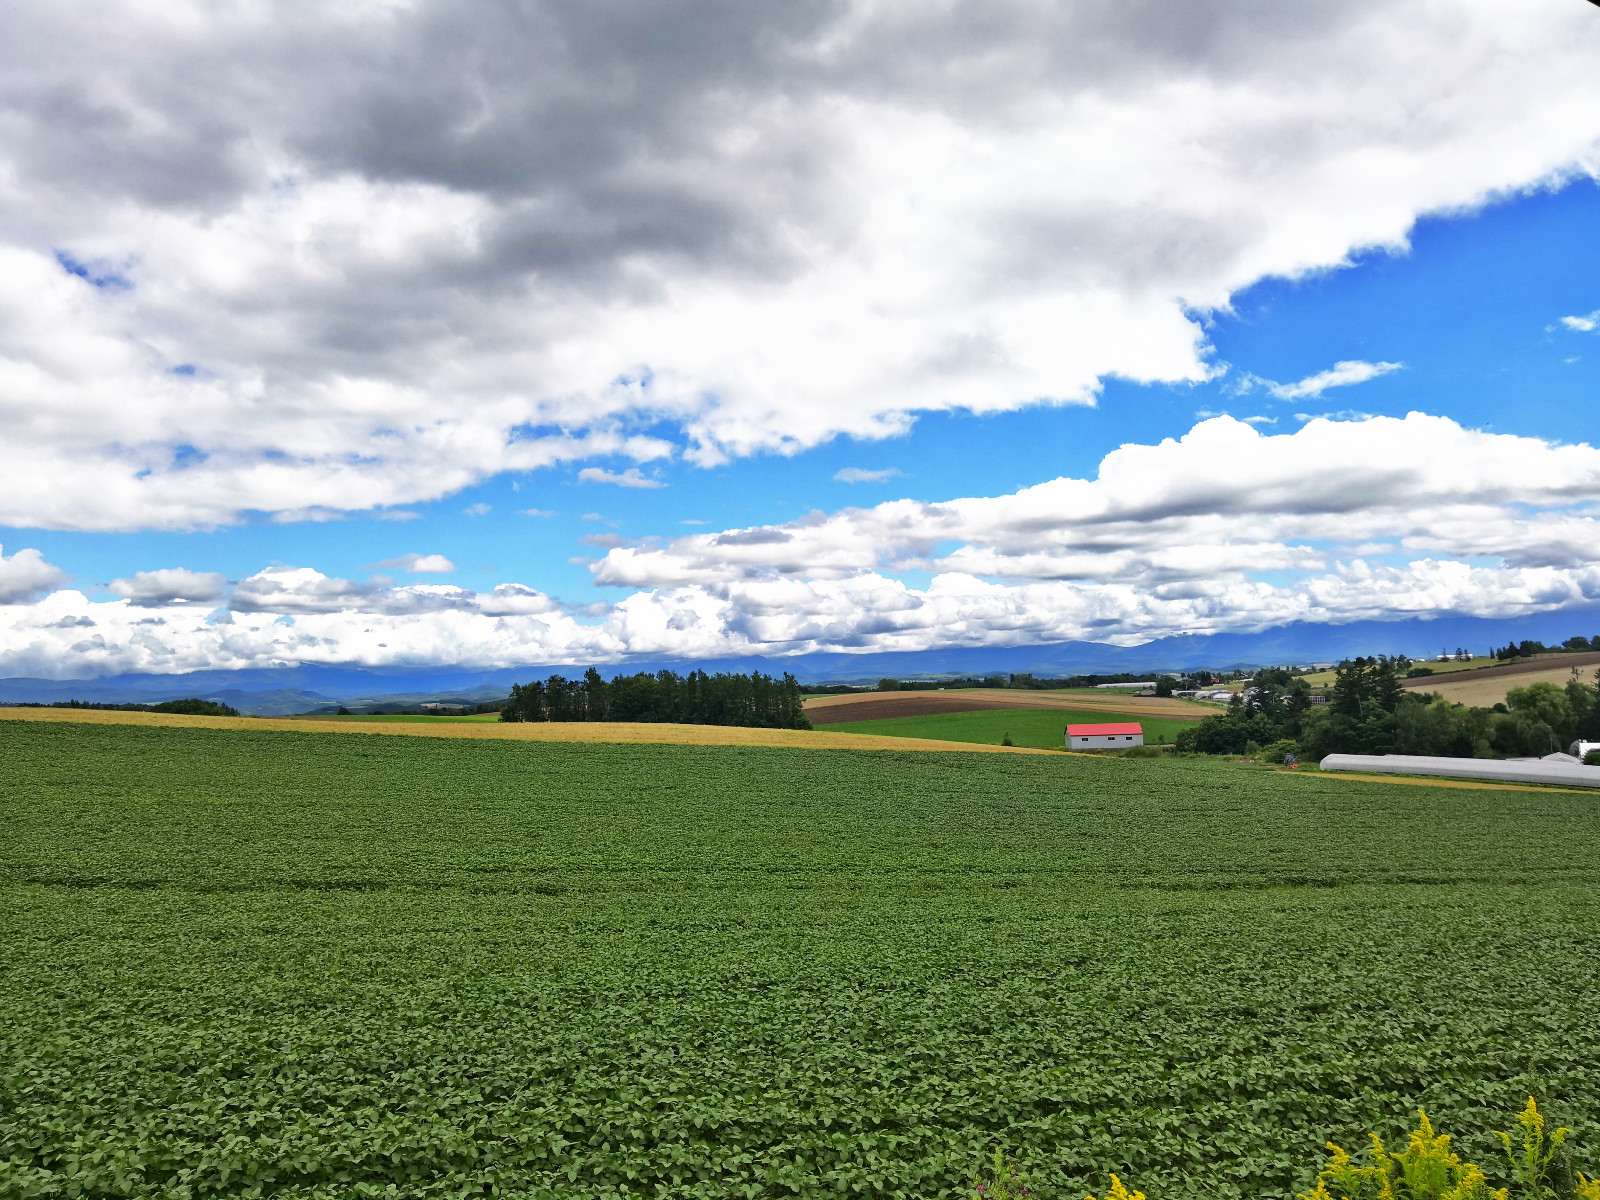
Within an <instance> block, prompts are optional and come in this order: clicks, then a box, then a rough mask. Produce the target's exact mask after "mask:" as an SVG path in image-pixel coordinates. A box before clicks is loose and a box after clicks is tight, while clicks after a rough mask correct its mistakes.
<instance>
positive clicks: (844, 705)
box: [806, 689, 1216, 725]
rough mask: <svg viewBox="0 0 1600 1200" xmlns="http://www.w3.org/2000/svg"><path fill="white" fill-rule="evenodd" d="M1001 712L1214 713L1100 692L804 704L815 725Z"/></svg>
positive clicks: (958, 694) (984, 693) (887, 695)
mask: <svg viewBox="0 0 1600 1200" xmlns="http://www.w3.org/2000/svg"><path fill="white" fill-rule="evenodd" d="M1003 708H1032V709H1041V708H1044V709H1050V708H1059V709H1072V710H1077V711H1079V712H1096V713H1105V714H1107V715H1108V716H1124V717H1165V718H1168V719H1170V720H1178V721H1198V720H1200V719H1201V718H1202V717H1205V716H1209V715H1210V714H1211V713H1212V712H1215V711H1216V710H1215V709H1212V708H1206V707H1203V706H1201V705H1198V704H1193V703H1191V702H1189V701H1187V700H1173V699H1167V698H1158V697H1154V696H1144V697H1134V696H1119V695H1115V694H1112V695H1107V694H1106V693H1104V692H1099V693H1093V692H1090V693H1084V692H1029V691H1021V690H1017V691H1000V690H998V689H983V690H976V689H974V690H970V691H968V690H962V691H948V692H857V693H854V694H852V695H848V696H815V697H813V698H812V699H810V700H807V701H806V716H808V717H810V718H811V721H812V723H813V724H816V725H842V724H845V723H846V722H852V721H881V720H886V719H888V718H891V717H926V716H932V715H934V714H936V713H959V712H992V711H993V710H995V709H1003Z"/></svg>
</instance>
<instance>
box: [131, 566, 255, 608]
mask: <svg viewBox="0 0 1600 1200" xmlns="http://www.w3.org/2000/svg"><path fill="white" fill-rule="evenodd" d="M227 586H228V580H227V577H226V576H225V575H219V574H218V573H217V572H215V571H190V570H186V569H184V568H183V567H170V568H167V569H165V570H160V571H137V572H135V573H134V576H133V578H132V579H113V580H112V581H111V582H110V583H109V584H107V585H106V590H107V591H109V592H111V594H112V595H114V596H120V597H122V598H123V599H124V600H127V601H128V602H129V603H130V604H134V605H138V606H140V607H153V606H158V605H163V604H171V603H173V602H174V601H191V600H193V601H205V600H215V599H216V598H217V597H218V596H220V595H222V592H223V589H225V588H226V587H227Z"/></svg>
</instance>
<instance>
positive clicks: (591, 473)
mask: <svg viewBox="0 0 1600 1200" xmlns="http://www.w3.org/2000/svg"><path fill="white" fill-rule="evenodd" d="M578 482H579V483H612V484H615V485H616V486H617V487H625V488H663V487H666V486H667V485H666V484H664V483H662V482H661V481H660V480H659V479H651V478H649V477H648V476H646V475H645V474H643V473H642V472H641V471H640V470H639V468H638V467H629V468H628V469H627V470H626V471H623V472H621V473H618V472H616V471H607V470H605V469H604V468H603V467H585V468H584V469H583V470H581V471H579V472H578Z"/></svg>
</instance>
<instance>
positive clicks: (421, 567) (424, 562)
mask: <svg viewBox="0 0 1600 1200" xmlns="http://www.w3.org/2000/svg"><path fill="white" fill-rule="evenodd" d="M389 567H394V568H397V569H399V570H401V571H409V572H411V574H413V575H448V574H449V573H450V572H451V571H454V570H455V569H456V565H455V563H453V562H451V561H450V560H449V559H448V558H446V557H445V556H444V555H442V554H402V555H401V556H400V557H399V558H386V559H384V560H383V561H382V562H377V563H373V564H372V567H370V568H367V569H369V570H371V569H374V568H376V569H378V570H384V569H387V568H389Z"/></svg>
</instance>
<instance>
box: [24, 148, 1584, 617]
mask: <svg viewBox="0 0 1600 1200" xmlns="http://www.w3.org/2000/svg"><path fill="white" fill-rule="evenodd" d="M1410 243H1411V244H1410V248H1409V249H1397V250H1375V251H1369V252H1366V253H1364V254H1360V255H1358V256H1356V257H1355V260H1354V261H1353V262H1352V264H1351V265H1350V266H1347V267H1339V268H1330V269H1327V270H1323V271H1319V272H1316V273H1314V274H1311V275H1309V276H1306V277H1303V278H1299V279H1294V280H1285V279H1271V280H1264V281H1262V282H1260V283H1257V284H1255V285H1253V286H1251V287H1249V288H1246V289H1244V290H1243V291H1241V292H1239V293H1238V294H1237V295H1236V296H1235V297H1234V298H1233V304H1232V309H1231V311H1225V312H1220V313H1217V314H1214V315H1211V316H1209V317H1208V319H1207V322H1206V328H1207V333H1208V336H1209V339H1210V341H1211V345H1212V348H1213V349H1212V353H1211V355H1210V358H1211V359H1212V360H1213V361H1215V362H1217V363H1219V364H1224V363H1225V364H1227V366H1228V368H1229V369H1228V371H1227V372H1226V373H1225V374H1222V375H1220V376H1219V377H1218V378H1216V379H1214V380H1211V381H1208V382H1205V383H1198V384H1176V385H1171V384H1161V385H1140V384H1132V383H1128V382H1126V381H1124V380H1119V379H1115V378H1113V379H1109V380H1107V381H1106V383H1105V386H1104V390H1103V392H1102V394H1101V395H1100V397H1099V399H1098V402H1097V403H1096V404H1095V405H1094V406H1093V407H1088V406H1083V405H1076V404H1074V405H1063V406H1048V407H1045V406H1040V407H1031V408H1026V409H1023V410H1021V411H1017V412H1006V413H996V414H991V415H986V416H974V415H972V414H970V413H960V412H958V413H934V414H925V415H922V416H920V417H919V418H918V419H917V421H916V423H915V425H914V426H913V427H912V429H911V431H910V432H909V433H906V434H904V435H900V436H896V437H890V438H885V439H880V440H858V439H855V438H851V437H840V438H837V439H835V440H833V441H830V442H827V443H825V444H823V445H821V446H818V447H815V448H814V449H811V450H807V451H804V452H802V453H799V454H795V455H792V456H785V455H782V454H776V453H766V454H760V455H756V456H754V457H751V458H745V459H738V460H735V461H733V462H730V463H728V464H726V465H724V466H720V467H715V468H711V469H705V468H699V467H695V466H691V465H689V464H687V463H682V462H679V463H673V464H670V465H666V466H663V467H661V468H660V470H659V475H660V481H661V482H662V483H664V484H665V485H666V486H664V487H662V488H659V489H633V488H625V487H617V486H611V485H606V484H596V483H580V482H578V481H577V474H578V469H579V468H578V467H577V466H576V465H575V466H573V467H571V468H568V469H555V470H545V471H535V472H529V473H507V474H505V475H501V476H497V477H496V478H494V479H491V480H489V481H488V482H486V483H484V484H482V485H480V486H476V487H469V488H465V489H463V490H462V491H461V492H459V493H457V494H455V495H452V496H450V497H448V498H446V499H444V500H439V501H435V502H432V503H422V504H411V505H407V506H405V511H410V512H415V513H417V514H418V519H416V520H413V521H386V520H378V519H375V518H372V517H365V516H360V515H356V516H351V517H348V518H345V519H340V520H330V521H324V522H315V521H307V522H293V523H287V524H283V523H274V522H272V521H271V520H270V519H267V518H263V517H259V516H258V517H256V518H254V519H251V520H247V521H245V522H243V523H241V524H239V525H233V526H227V527H223V528H219V529H215V530H211V531H206V532H180V533H155V532H135V533H78V532H66V531H48V530H39V529H3V530H0V542H4V543H5V544H9V545H21V544H23V543H24V542H25V543H26V544H28V545H31V546H38V547H39V548H40V549H41V550H43V551H44V552H45V556H46V557H47V558H48V559H50V560H51V561H52V562H55V563H58V564H60V565H61V566H62V567H63V568H64V569H66V570H67V571H69V572H70V573H71V574H72V575H73V577H74V579H75V580H76V581H77V582H78V583H79V584H80V586H83V585H88V586H93V585H94V584H96V583H99V584H102V585H103V584H104V583H107V582H109V581H110V580H112V579H114V578H117V577H119V576H128V575H132V574H133V573H134V572H136V571H139V570H143V569H147V568H148V567H149V566H150V565H151V564H153V563H157V564H161V565H172V566H186V567H189V568H190V569H192V570H214V571H221V572H223V573H225V574H228V575H230V576H231V577H234V578H243V577H244V576H246V575H249V574H251V573H253V572H254V571H257V570H259V569H260V568H261V567H263V566H266V565H270V564H275V563H276V564H293V565H296V566H311V567H315V568H316V569H317V570H319V571H322V572H324V573H326V574H330V575H339V576H349V577H364V576H365V575H367V574H372V573H373V571H372V570H371V564H373V563H377V562H380V561H383V560H385V559H394V558H398V557H400V556H402V555H405V554H408V553H424V554H426V553H444V554H446V555H447V556H448V557H450V559H451V560H452V561H453V562H455V563H456V564H457V567H458V570H457V571H455V572H453V573H452V574H451V575H450V581H451V582H453V583H459V584H462V585H463V586H466V587H470V588H475V589H479V590H486V589H490V588H493V587H494V586H495V585H496V584H497V583H503V582H506V581H508V580H514V581H522V582H536V583H537V586H540V587H541V588H546V589H548V590H550V591H551V592H553V593H555V594H556V595H558V596H560V597H561V598H563V599H569V600H574V601H581V602H590V601H604V600H612V599H615V598H616V589H614V588H604V587H598V586H596V585H595V584H594V582H593V578H592V576H591V574H590V571H589V570H588V568H587V567H586V566H584V565H582V564H579V563H573V562H571V561H570V560H571V559H573V558H593V557H598V556H599V554H600V553H602V550H600V549H597V548H595V547H593V546H588V545H585V544H584V543H583V540H582V539H583V538H585V537H593V536H603V535H606V534H615V535H617V536H620V537H625V538H640V537H644V536H646V535H651V534H654V535H657V536H665V537H672V536H676V535H679V534H682V533H684V532H688V531H690V530H692V529H695V528H699V527H706V528H710V529H732V528H741V527H745V526H751V525H766V524H775V523H781V522H784V521H790V520H793V519H795V518H796V517H800V516H803V515H804V514H805V513H806V512H808V511H810V510H812V509H822V510H826V511H833V510H835V509H840V508H845V507H849V506H852V505H866V504H872V503H876V502H878V501H881V500H884V499H889V498H893V497H898V496H902V495H911V496H915V497H917V498H919V499H923V500H945V499H951V498H955V497H959V496H971V495H980V496H981V495H999V494H1003V493H1006V492H1012V491H1016V490H1017V489H1019V488H1023V487H1027V486H1029V485H1031V484H1034V483H1038V482H1040V481H1042V480H1046V479H1051V478H1054V477H1056V476H1058V475H1068V476H1076V477H1093V475H1094V473H1095V471H1096V469H1097V467H1098V465H1099V463H1100V460H1101V459H1102V458H1103V457H1104V456H1105V455H1106V454H1108V453H1109V452H1110V451H1112V450H1114V449H1116V448H1117V447H1118V446H1120V445H1122V444H1123V443H1125V442H1154V441H1159V440H1160V439H1162V438H1168V437H1180V436H1182V435H1183V434H1184V433H1186V432H1188V430H1189V429H1190V428H1191V427H1192V426H1193V425H1194V423H1195V420H1196V417H1197V416H1198V415H1200V414H1211V413H1230V414H1232V415H1234V416H1237V417H1240V418H1248V417H1267V418H1270V419H1271V420H1272V421H1274V422H1276V426H1265V425H1263V426H1262V427H1263V428H1264V429H1276V428H1281V429H1283V430H1284V431H1289V430H1292V429H1294V428H1296V427H1297V426H1298V424H1299V422H1297V421H1296V414H1300V413H1307V412H1311V413H1327V412H1333V413H1370V414H1376V415H1387V416H1397V417H1399V416H1404V415H1405V414H1406V413H1407V412H1410V411H1412V410H1413V409H1420V410H1422V411H1424V412H1427V413H1431V414H1436V415H1442V416H1449V417H1453V418H1454V419H1456V420H1457V421H1459V422H1461V423H1462V424H1464V425H1469V426H1472V427H1475V428H1481V429H1486V430H1493V431H1497V432H1502V433H1515V434H1520V435H1524V436H1531V437H1538V438H1544V439H1548V440H1551V441H1556V442H1575V441H1590V442H1592V441H1593V440H1594V431H1595V428H1596V425H1595V421H1596V416H1595V414H1596V413H1597V412H1600V338H1597V337H1596V336H1595V335H1594V334H1592V333H1590V334H1586V333H1582V332H1578V331H1575V330H1572V329H1568V328H1566V327H1564V326H1561V325H1560V324H1559V318H1560V317H1561V316H1565V315H1569V314H1573V313H1580V314H1581V313H1587V312H1589V311H1591V310H1592V309H1594V308H1597V307H1600V187H1597V186H1596V184H1595V183H1594V181H1592V180H1589V179H1582V180H1578V181H1576V182H1572V183H1569V184H1568V185H1567V186H1564V187H1560V188H1555V189H1539V190H1537V191H1535V192H1533V193H1531V194H1527V195H1522V196H1516V197H1512V198H1509V199H1505V200H1501V201H1499V202H1497V203H1492V204H1490V205H1488V206H1487V207H1485V208H1483V209H1481V210H1478V211H1475V212H1471V213H1466V214H1452V215H1449V216H1443V217H1428V218H1423V219H1422V220H1420V221H1419V222H1418V223H1417V225H1416V227H1415V229H1414V230H1413V232H1412V234H1411V237H1410ZM1352 359H1359V360H1367V361H1375V362H1379V361H1382V362H1400V363H1403V364H1404V367H1403V369H1402V370H1399V371H1396V372H1393V373H1391V374H1388V375H1386V376H1382V377H1379V378H1377V379H1373V380H1370V381H1368V382H1365V383H1361V384H1357V385H1355V386H1347V387H1339V388H1331V389H1329V390H1328V391H1327V392H1326V393H1325V394H1324V395H1323V396H1321V397H1320V398H1311V397H1307V398H1303V399H1299V400H1295V401H1281V400H1275V399H1273V398H1272V397H1270V396H1269V395H1267V394H1265V393H1264V392H1263V391H1262V390H1261V389H1259V388H1257V389H1254V390H1251V391H1248V392H1245V393H1244V394H1242V395H1241V394H1239V381H1240V377H1241V376H1243V375H1255V376H1260V377H1263V378H1267V379H1272V380H1276V381H1280V382H1292V381H1295V380H1299V379H1304V378H1306V377H1308V376H1311V375H1315V374H1316V373H1317V372H1318V371H1321V370H1324V369H1326V368H1327V367H1329V366H1330V365H1331V364H1333V363H1335V362H1339V361H1344V360H1352ZM661 432H662V433H663V434H665V435H666V436H671V431H670V430H662V431H661ZM601 461H602V465H605V466H607V467H609V468H611V469H614V470H616V471H622V470H624V469H626V468H627V467H628V466H629V465H631V464H629V463H628V462H627V461H625V460H617V461H614V462H612V461H609V460H601ZM851 467H855V468H860V469H863V470H866V471H882V470H890V471H894V472H896V474H895V475H893V476H891V477H889V478H886V479H884V480H882V481H877V482H865V483H855V484H851V483H843V482H839V481H838V480H836V479H835V478H834V476H835V474H837V473H838V472H839V471H841V470H844V469H847V468H851ZM1216 469H1217V470H1218V471H1219V472H1222V473H1227V472H1228V471H1229V470H1230V468H1229V466H1228V464H1226V463H1218V464H1217V466H1216ZM655 474H656V473H655V472H654V471H650V472H649V474H648V475H647V477H649V478H652V479H653V478H655ZM478 505H487V506H489V509H490V511H489V512H487V513H484V514H482V515H475V513H474V509H475V506H478ZM529 509H537V510H541V511H543V512H550V513H553V514H555V515H553V516H550V517H529V516H527V515H525V514H526V512H527V510H529ZM691 523H692V524H691ZM382 573H384V574H388V575H392V576H396V577H400V576H404V575H405V572H403V571H396V570H385V571H383V572H382ZM915 576H916V573H910V574H909V576H908V577H912V578H914V577H915Z"/></svg>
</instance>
